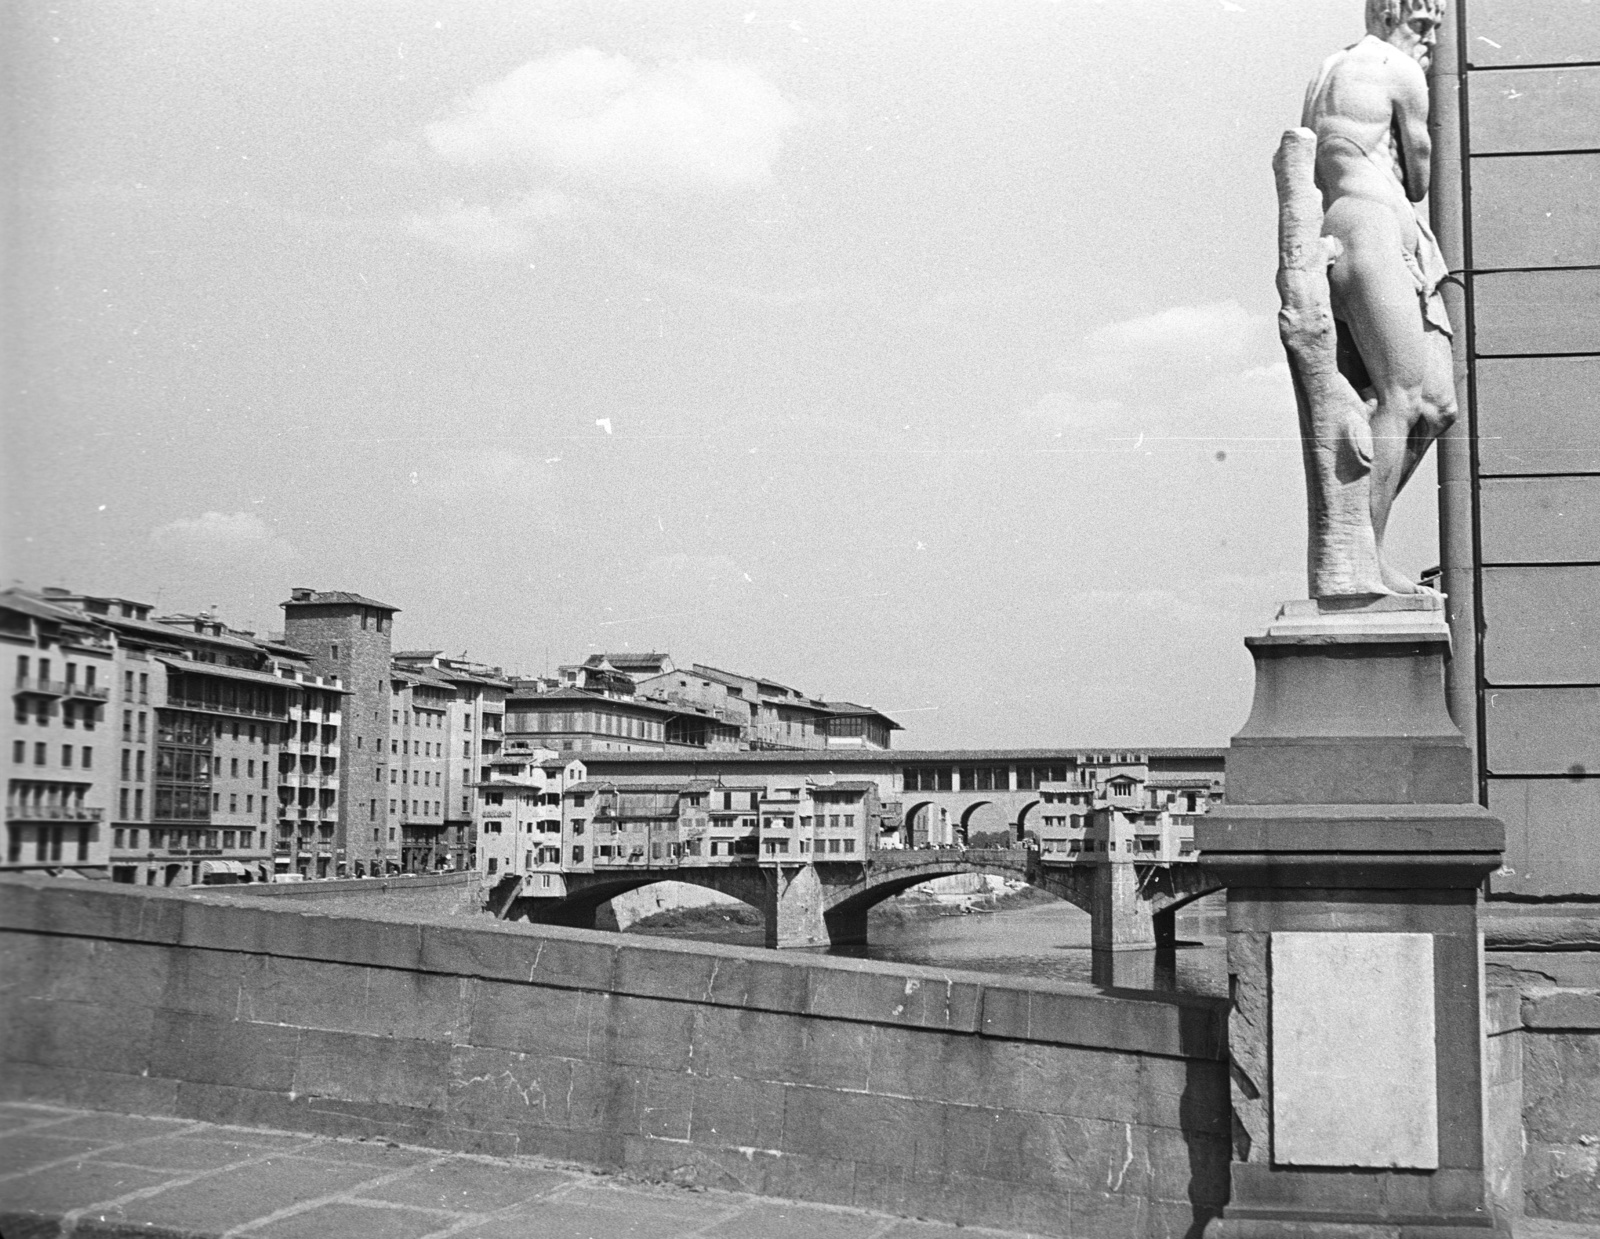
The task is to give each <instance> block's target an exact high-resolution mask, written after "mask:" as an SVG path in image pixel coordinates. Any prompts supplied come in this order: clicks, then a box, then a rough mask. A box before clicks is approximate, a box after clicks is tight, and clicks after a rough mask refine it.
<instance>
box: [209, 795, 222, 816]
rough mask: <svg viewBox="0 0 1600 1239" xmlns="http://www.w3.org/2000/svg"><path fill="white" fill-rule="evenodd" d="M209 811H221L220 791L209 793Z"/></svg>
mask: <svg viewBox="0 0 1600 1239" xmlns="http://www.w3.org/2000/svg"><path fill="white" fill-rule="evenodd" d="M211 811H212V812H213V813H221V812H222V793H221V792H212V793H211Z"/></svg>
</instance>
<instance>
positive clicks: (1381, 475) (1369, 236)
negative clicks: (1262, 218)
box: [1324, 196, 1448, 593]
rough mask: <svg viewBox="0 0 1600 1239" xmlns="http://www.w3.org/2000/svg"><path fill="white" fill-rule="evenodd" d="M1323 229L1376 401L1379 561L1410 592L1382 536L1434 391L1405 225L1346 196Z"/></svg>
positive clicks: (1331, 278) (1335, 288)
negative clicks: (1336, 242) (1335, 243)
mask: <svg viewBox="0 0 1600 1239" xmlns="http://www.w3.org/2000/svg"><path fill="white" fill-rule="evenodd" d="M1324 231H1327V232H1331V233H1333V234H1334V235H1336V236H1338V237H1339V239H1340V241H1341V242H1342V243H1343V244H1342V251H1343V252H1342V253H1341V254H1340V255H1339V257H1338V258H1337V259H1336V260H1335V261H1334V263H1333V266H1332V267H1331V268H1330V269H1329V271H1328V283H1329V289H1330V292H1331V293H1332V295H1333V304H1334V311H1335V313H1336V314H1337V315H1338V316H1339V318H1340V319H1341V320H1343V321H1344V322H1345V324H1346V325H1347V326H1348V327H1349V329H1350V336H1351V339H1352V340H1353V341H1354V343H1355V347H1356V351H1357V352H1358V353H1359V354H1360V357H1361V361H1362V363H1363V365H1364V366H1365V367H1366V371H1367V374H1368V376H1369V377H1370V379H1371V384H1372V388H1371V390H1372V395H1373V396H1374V397H1375V398H1376V404H1375V406H1374V407H1373V410H1372V479H1371V497H1370V503H1371V513H1372V530H1373V534H1374V536H1375V537H1376V539H1377V543H1378V561H1379V565H1380V567H1381V569H1382V571H1383V578H1384V583H1385V584H1386V585H1388V587H1389V588H1390V589H1393V590H1394V591H1395V592H1397V593H1413V592H1415V590H1416V585H1415V583H1414V582H1412V581H1410V580H1409V579H1408V578H1406V577H1405V576H1404V575H1402V574H1401V573H1398V572H1396V571H1394V570H1393V569H1392V568H1390V567H1389V566H1388V564H1386V563H1385V562H1384V560H1383V533H1384V529H1385V527H1386V526H1387V525H1388V523H1389V511H1390V509H1391V508H1392V507H1393V506H1394V500H1395V496H1396V495H1398V494H1399V493H1400V487H1401V486H1403V485H1404V484H1405V479H1406V478H1407V477H1408V476H1409V475H1410V473H1411V471H1412V470H1414V469H1415V468H1416V465H1417V462H1418V461H1419V460H1420V459H1421V457H1420V454H1419V453H1418V452H1416V451H1415V450H1414V447H1413V444H1412V441H1411V440H1412V428H1413V426H1414V425H1415V424H1416V423H1417V422H1418V419H1419V418H1420V417H1421V416H1422V405H1423V396H1424V393H1425V392H1426V391H1427V390H1428V389H1429V388H1430V387H1431V386H1432V383H1431V382H1430V378H1431V374H1430V372H1431V370H1432V365H1431V357H1430V352H1431V350H1430V349H1429V347H1428V341H1426V340H1425V339H1424V331H1423V322H1422V313H1421V309H1420V306H1419V303H1418V301H1417V291H1416V284H1415V283H1414V281H1413V280H1412V277H1411V272H1410V270H1409V268H1408V267H1407V266H1406V263H1405V259H1404V257H1403V255H1404V250H1403V248H1402V246H1403V243H1404V238H1403V236H1402V233H1401V227H1400V223H1399V221H1398V220H1397V219H1396V217H1395V214H1394V212H1393V211H1392V210H1391V209H1390V208H1389V207H1388V206H1387V205H1386V204H1384V203H1380V202H1375V201H1371V200H1365V199H1360V198H1356V197H1353V196H1351V197H1346V198H1341V199H1340V200H1339V201H1337V202H1335V203H1334V204H1333V205H1332V206H1331V207H1330V208H1329V210H1328V217H1327V221H1326V223H1325V225H1324ZM1447 345H1448V342H1447ZM1431 441H1432V439H1431V438H1430V439H1428V440H1427V442H1431ZM1422 450H1424V451H1425V450H1426V443H1424V444H1423V445H1422Z"/></svg>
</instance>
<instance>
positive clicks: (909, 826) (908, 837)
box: [900, 800, 933, 847]
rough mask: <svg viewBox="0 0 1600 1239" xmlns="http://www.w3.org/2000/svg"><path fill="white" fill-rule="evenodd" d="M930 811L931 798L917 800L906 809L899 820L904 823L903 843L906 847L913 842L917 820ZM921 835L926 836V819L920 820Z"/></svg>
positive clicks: (931, 810)
mask: <svg viewBox="0 0 1600 1239" xmlns="http://www.w3.org/2000/svg"><path fill="white" fill-rule="evenodd" d="M932 813H933V801H931V800H919V801H917V802H916V803H915V804H913V805H911V806H910V807H909V808H907V809H906V811H905V814H904V816H903V817H902V818H901V819H900V820H901V821H902V822H904V823H905V825H904V831H905V845H906V846H907V847H910V846H911V845H912V844H913V842H915V836H916V829H917V822H918V820H919V819H922V818H924V815H931V814H932ZM922 837H923V838H924V839H926V838H927V837H928V822H927V820H923V822H922Z"/></svg>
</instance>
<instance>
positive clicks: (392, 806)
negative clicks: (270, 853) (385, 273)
mask: <svg viewBox="0 0 1600 1239" xmlns="http://www.w3.org/2000/svg"><path fill="white" fill-rule="evenodd" d="M399 803H400V802H399V801H398V800H391V801H390V802H389V812H390V813H395V812H398V810H397V809H396V808H395V806H396V805H397V804H399ZM373 838H374V839H376V838H377V835H376V834H374V835H373Z"/></svg>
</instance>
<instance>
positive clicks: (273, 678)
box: [156, 654, 350, 696]
mask: <svg viewBox="0 0 1600 1239" xmlns="http://www.w3.org/2000/svg"><path fill="white" fill-rule="evenodd" d="M156 661H157V662H159V663H165V664H166V665H167V666H169V667H171V668H173V669H174V670H177V671H187V672H189V673H191V674H193V675H220V676H222V677H223V678H224V679H229V680H248V681H249V682H250V683H252V684H270V685H272V686H273V687H274V688H298V689H311V690H313V691H315V692H323V693H341V694H344V695H346V696H348V695H349V693H350V690H349V689H348V688H335V687H334V686H333V685H332V684H307V683H305V682H303V681H301V680H286V679H284V678H283V677H282V676H278V675H272V674H270V673H269V672H266V671H251V670H248V669H247V668H245V667H229V666H226V665H224V664H222V663H202V662H195V661H194V660H193V659H192V658H168V657H167V656H166V655H164V654H157V655H156Z"/></svg>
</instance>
